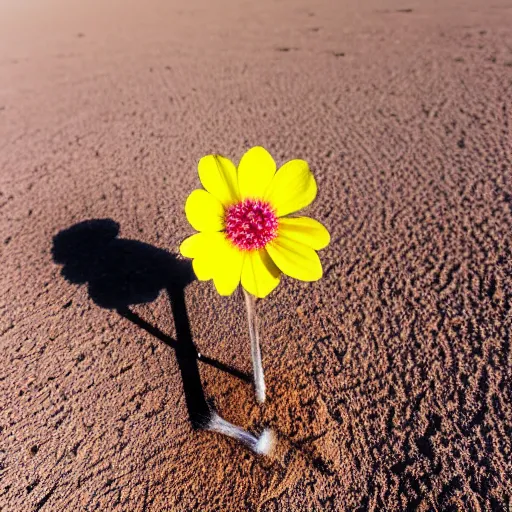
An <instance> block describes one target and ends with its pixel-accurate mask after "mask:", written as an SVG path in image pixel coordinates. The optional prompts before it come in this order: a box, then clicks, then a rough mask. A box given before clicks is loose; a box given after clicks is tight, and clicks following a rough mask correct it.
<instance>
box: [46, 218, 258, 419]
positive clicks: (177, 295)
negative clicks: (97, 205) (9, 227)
mask: <svg viewBox="0 0 512 512" xmlns="http://www.w3.org/2000/svg"><path fill="white" fill-rule="evenodd" d="M118 235H119V224H118V223H117V222H115V221H113V220H112V219H93V220H87V221H84V222H80V223H78V224H75V225H73V226H71V227H69V228H67V229H65V230H63V231H61V232H59V233H58V234H57V235H55V237H54V238H53V247H52V256H53V260H54V261H55V263H58V264H61V265H63V267H62V271H61V274H62V276H63V277H64V278H65V279H66V280H68V281H69V282H71V283H73V284H87V287H88V292H89V296H90V297H91V299H92V300H93V302H94V303H95V304H97V305H98V306H100V307H102V308H105V309H113V310H116V311H117V313H118V314H119V315H121V316H122V317H123V318H125V319H127V320H129V321H130V322H132V323H134V324H135V325H137V326H138V327H140V328H142V329H144V330H145V331H147V332H148V333H149V334H151V335H153V336H154V337H155V338H158V339H159V340H160V341H162V342H163V343H165V344H166V345H167V346H169V347H171V348H172V349H173V350H174V351H175V353H176V358H177V362H178V366H179V369H180V373H181V378H182V382H183V390H184V393H185V401H186V404H187V410H188V415H189V418H190V422H191V424H192V427H193V428H194V429H199V428H203V427H205V425H206V424H207V423H208V420H209V417H210V414H211V410H210V406H209V404H208V402H207V399H206V397H205V394H204V390H203V386H202V383H201V376H200V374H199V367H198V361H201V362H203V363H205V364H208V365H210V366H212V367H214V368H217V369H219V370H221V371H224V372H226V373H229V374H231V375H233V376H235V377H237V378H239V379H242V380H243V381H245V382H250V377H249V376H248V375H247V374H245V373H243V372H241V371H240V370H237V369H236V368H232V367H231V366H229V365H226V364H224V363H221V362H220V361H217V360H215V359H213V358H210V357H206V356H203V355H200V354H199V352H198V351H197V348H196V346H195V344H194V342H193V339H192V333H191V330H190V322H189V318H188V313H187V307H186V304H185V288H186V286H188V284H190V283H191V282H192V281H193V280H194V279H195V278H194V275H193V272H192V267H191V265H190V263H189V262H188V261H183V260H179V259H178V258H176V257H175V256H174V255H173V254H171V253H169V252H167V251H165V250H163V249H159V248H157V247H154V246H152V245H149V244H146V243H143V242H139V241H137V240H128V239H124V238H118ZM162 290H165V291H166V292H167V295H168V297H169V301H170V304H171V309H172V315H173V318H174V323H175V327H176V339H173V338H172V337H171V336H169V335H167V334H165V333H164V332H162V331H161V330H160V329H158V327H156V326H154V325H152V324H150V323H149V322H147V321H146V320H144V319H142V318H141V317H140V316H138V315H137V314H136V313H135V312H133V311H132V310H131V309H130V306H132V305H136V304H145V303H150V302H152V301H154V300H155V299H156V298H157V297H158V295H159V294H160V292H161V291H162Z"/></svg>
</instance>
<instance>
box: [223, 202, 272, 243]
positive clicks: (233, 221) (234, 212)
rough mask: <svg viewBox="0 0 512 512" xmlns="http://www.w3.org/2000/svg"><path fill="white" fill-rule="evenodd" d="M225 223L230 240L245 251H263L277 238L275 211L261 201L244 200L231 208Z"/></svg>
mask: <svg viewBox="0 0 512 512" xmlns="http://www.w3.org/2000/svg"><path fill="white" fill-rule="evenodd" d="M224 223H225V227H226V236H227V238H228V240H230V241H231V242H232V243H233V244H234V245H236V246H237V247H238V248H239V249H242V250H244V251H251V250H253V249H261V248H262V247H265V245H267V244H268V243H269V242H270V241H271V240H273V239H274V238H275V237H276V236H277V227H278V222H277V216H276V214H275V212H274V209H273V208H272V207H271V206H270V204H268V203H266V202H265V201H261V200H259V199H244V200H243V201H241V202H240V203H237V204H233V205H231V206H229V207H228V208H227V210H226V215H225V217H224Z"/></svg>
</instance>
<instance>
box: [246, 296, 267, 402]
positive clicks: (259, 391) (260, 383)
mask: <svg viewBox="0 0 512 512" xmlns="http://www.w3.org/2000/svg"><path fill="white" fill-rule="evenodd" d="M242 290H243V288H242ZM243 292H244V297H245V306H246V308H247V321H248V323H249V337H250V339H251V357H252V368H253V377H254V389H255V391H256V400H257V401H258V403H260V404H262V403H263V402H264V401H265V377H264V375H263V365H262V364H261V350H260V340H259V333H258V317H257V315H256V301H255V298H254V296H253V295H251V294H250V293H248V292H246V291H245V290H243Z"/></svg>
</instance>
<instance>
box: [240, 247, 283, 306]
mask: <svg viewBox="0 0 512 512" xmlns="http://www.w3.org/2000/svg"><path fill="white" fill-rule="evenodd" d="M280 274H281V271H280V270H279V269H278V268H277V267H276V265H275V263H274V262H273V261H272V259H271V258H270V256H269V255H268V253H267V251H266V250H265V249H260V250H258V251H250V252H248V253H246V255H245V259H244V266H243V267H242V286H243V287H244V288H245V289H246V290H247V291H248V292H249V293H251V294H252V295H254V296H255V297H259V298H263V297H266V296H267V295H268V294H269V293H270V292H271V291H272V290H273V289H274V288H275V287H276V286H277V285H278V284H279V279H280V278H279V276H280Z"/></svg>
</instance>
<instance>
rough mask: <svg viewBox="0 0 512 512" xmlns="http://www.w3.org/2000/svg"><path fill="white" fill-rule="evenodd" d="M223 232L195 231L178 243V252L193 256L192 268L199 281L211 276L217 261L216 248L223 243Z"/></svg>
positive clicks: (189, 256) (217, 253) (217, 251)
mask: <svg viewBox="0 0 512 512" xmlns="http://www.w3.org/2000/svg"><path fill="white" fill-rule="evenodd" d="M224 239H225V235H224V233H219V232H217V233H196V234H195V235H192V236H189V237H188V238H186V239H185V240H184V241H183V242H182V243H181V245H180V253H181V254H182V255H183V256H185V257H186V258H194V261H193V262H192V268H193V269H194V273H195V274H196V276H197V278H198V279H199V280H200V281H207V280H208V279H212V278H213V274H214V270H215V267H216V266H217V265H218V263H219V252H220V250H219V249H218V248H219V246H220V245H221V244H223V243H224Z"/></svg>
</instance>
